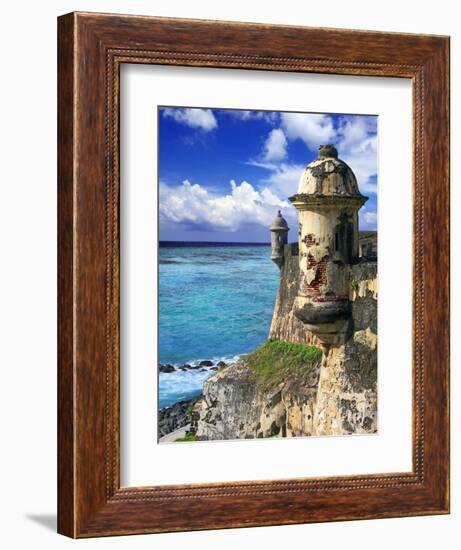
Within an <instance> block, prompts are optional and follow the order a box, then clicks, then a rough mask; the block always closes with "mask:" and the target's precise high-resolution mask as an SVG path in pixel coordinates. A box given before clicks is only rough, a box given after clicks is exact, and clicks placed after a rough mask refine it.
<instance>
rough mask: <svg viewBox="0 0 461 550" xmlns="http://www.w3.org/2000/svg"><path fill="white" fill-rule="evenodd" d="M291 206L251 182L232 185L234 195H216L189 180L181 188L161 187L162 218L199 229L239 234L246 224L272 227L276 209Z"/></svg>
mask: <svg viewBox="0 0 461 550" xmlns="http://www.w3.org/2000/svg"><path fill="white" fill-rule="evenodd" d="M288 207H289V204H288V202H286V201H283V200H281V199H279V198H278V197H277V195H276V194H275V193H274V192H273V191H271V190H270V189H267V188H264V189H262V190H261V191H257V190H256V189H255V188H254V187H253V186H252V185H251V184H250V183H248V182H247V181H242V182H241V183H240V185H238V184H237V183H236V182H235V181H234V180H231V182H230V192H229V193H228V194H226V195H215V194H213V193H211V192H209V191H208V190H207V189H205V188H204V187H202V186H201V185H199V184H198V183H194V184H193V183H191V182H190V181H189V180H185V181H184V182H183V183H182V185H180V186H175V187H173V186H170V185H168V184H166V183H160V216H161V218H163V219H164V220H169V221H173V222H177V223H178V222H182V223H187V224H191V225H194V226H196V227H197V228H208V229H210V228H211V229H219V230H224V231H237V230H238V229H239V228H240V227H241V226H243V225H246V224H258V225H262V226H264V227H268V225H269V224H270V222H271V221H272V219H273V217H274V211H275V209H276V208H288Z"/></svg>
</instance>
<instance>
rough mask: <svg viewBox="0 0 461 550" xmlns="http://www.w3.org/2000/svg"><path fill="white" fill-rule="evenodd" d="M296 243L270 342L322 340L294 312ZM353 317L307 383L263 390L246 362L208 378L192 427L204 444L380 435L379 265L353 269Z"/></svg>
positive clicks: (288, 251) (289, 251)
mask: <svg viewBox="0 0 461 550" xmlns="http://www.w3.org/2000/svg"><path fill="white" fill-rule="evenodd" d="M298 269H299V268H298V256H297V247H296V245H286V246H285V265H284V266H283V268H282V271H281V278H280V288H279V292H278V295H277V300H276V304H275V308H274V315H273V319H272V325H271V328H270V334H269V337H270V338H271V339H273V340H285V341H289V342H294V343H305V344H310V343H314V344H315V343H316V342H315V337H314V336H313V335H312V334H311V333H310V332H309V331H307V330H306V329H305V327H304V325H303V324H302V323H301V322H300V321H299V320H298V319H297V318H296V317H295V316H294V315H293V311H292V308H293V302H294V299H295V297H296V295H297V290H298V288H297V285H298V280H299V279H298V274H299V271H298ZM349 297H350V300H351V303H352V318H351V322H350V327H349V333H348V337H347V340H346V342H345V343H344V344H339V345H330V346H325V347H324V348H323V351H324V356H323V359H322V362H321V364H320V365H319V367H318V368H316V369H315V370H314V371H313V372H312V374H311V375H310V378H309V380H308V381H307V382H306V381H305V380H302V381H301V380H299V379H297V378H296V377H291V378H289V379H287V380H285V381H284V382H283V383H281V384H280V385H278V386H277V387H276V388H272V389H271V390H263V389H262V388H261V387H260V386H258V384H257V383H256V382H255V380H254V379H253V378H252V376H251V372H250V370H249V368H248V367H247V366H246V365H245V361H244V359H242V360H240V361H238V362H237V363H235V364H234V365H231V366H229V367H227V368H225V369H222V370H221V371H218V372H217V373H216V374H215V375H213V376H212V377H211V378H209V379H208V380H207V381H206V382H205V384H204V392H203V393H204V395H203V397H202V399H201V400H200V401H199V402H198V403H197V405H196V406H195V409H194V413H193V418H192V429H193V431H195V432H196V434H197V436H198V437H199V439H244V438H258V437H274V436H278V437H285V436H288V437H289V436H292V437H299V436H309V435H344V434H352V433H355V434H359V433H361V434H364V433H374V432H376V431H377V297H378V286H377V263H376V262H361V263H358V264H356V265H354V266H352V268H351V277H350V295H349Z"/></svg>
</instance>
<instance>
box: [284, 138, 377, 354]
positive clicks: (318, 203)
mask: <svg viewBox="0 0 461 550" xmlns="http://www.w3.org/2000/svg"><path fill="white" fill-rule="evenodd" d="M367 200H368V198H367V197H364V196H363V195H362V194H361V193H360V191H359V189H358V185H357V180H356V177H355V175H354V173H353V172H352V170H351V169H350V168H349V166H348V165H347V164H346V163H345V162H343V161H342V160H340V159H339V158H338V152H337V150H336V148H335V147H333V145H321V146H320V147H319V154H318V159H316V160H314V161H313V162H311V163H310V164H308V165H307V166H306V168H305V169H304V171H303V173H302V175H301V178H300V181H299V187H298V192H297V194H296V195H293V196H292V197H290V201H291V202H292V203H293V205H294V206H295V207H296V209H297V210H298V212H299V214H298V219H299V230H298V243H299V277H300V280H299V287H298V295H297V297H296V299H295V303H294V314H295V315H296V317H298V319H300V320H301V321H302V322H303V323H304V324H305V326H306V328H307V329H308V330H310V331H311V332H313V333H314V334H315V335H316V336H317V337H318V339H319V340H320V342H323V343H325V344H336V343H340V342H342V341H344V336H345V334H346V331H347V326H348V320H349V319H350V311H351V306H350V301H349V287H350V266H351V264H352V263H354V262H355V261H356V260H357V258H358V211H359V209H360V207H361V206H363V204H364V203H365V202H366V201H367Z"/></svg>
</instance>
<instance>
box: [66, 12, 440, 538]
mask: <svg viewBox="0 0 461 550" xmlns="http://www.w3.org/2000/svg"><path fill="white" fill-rule="evenodd" d="M58 46H59V54H58V71H59V89H58V108H59V112H58V141H59V145H58V147H59V161H58V230H59V243H58V244H59V246H58V251H59V261H58V265H59V278H58V280H59V284H58V291H59V300H58V304H59V312H58V313H59V315H58V346H59V349H58V393H59V399H58V459H59V460H58V462H59V471H58V531H59V532H60V533H62V534H64V535H67V536H69V537H97V536H107V535H121V534H134V533H153V532H163V531H183V530H196V529H219V528H229V527H244V526H245V527H248V526H261V525H275V524H280V525H281V524H294V523H309V522H320V521H336V520H354V519H365V518H368V519H369V518H385V517H398V516H410V515H413V516H416V515H429V514H444V513H448V511H449V305H448V304H449V39H448V37H441V36H429V35H411V34H389V33H379V32H364V31H351V30H338V29H317V28H304V27H289V26H271V25H259V24H247V23H229V22H215V21H195V20H181V19H164V18H155V17H138V16H122V15H102V14H92V13H71V14H68V15H64V16H62V17H60V18H59V20H58ZM122 63H145V64H161V65H182V66H191V67H220V68H227V69H229V70H232V69H235V68H240V69H257V70H264V71H292V72H313V73H326V74H346V75H358V76H392V77H405V78H410V79H412V83H413V106H414V126H413V143H414V148H413V162H414V171H413V172H414V201H413V203H414V212H413V220H414V259H413V262H414V264H413V265H414V267H413V273H414V278H413V328H414V346H413V469H412V471H411V472H396V473H392V474H383V475H360V476H347V477H333V478H320V479H311V478H307V479H292V480H269V481H255V482H238V483H213V484H194V485H184V486H155V487H120V474H119V471H120V444H119V430H120V418H119V405H120V393H119V368H120V364H119V291H120V289H119V261H120V260H119V223H118V219H119V217H118V216H119V74H120V72H119V70H120V66H121V64H122Z"/></svg>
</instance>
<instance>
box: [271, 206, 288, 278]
mask: <svg viewBox="0 0 461 550" xmlns="http://www.w3.org/2000/svg"><path fill="white" fill-rule="evenodd" d="M289 230H290V228H289V227H288V224H287V222H286V220H285V218H284V217H283V216H282V213H281V212H280V210H279V211H278V213H277V215H276V216H275V218H274V221H273V222H272V225H271V227H270V231H271V245H272V255H271V260H272V261H273V262H274V263H275V264H277V265H278V267H279V269H282V266H283V262H284V255H283V248H284V246H285V245H286V244H287V242H288V231H289Z"/></svg>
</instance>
